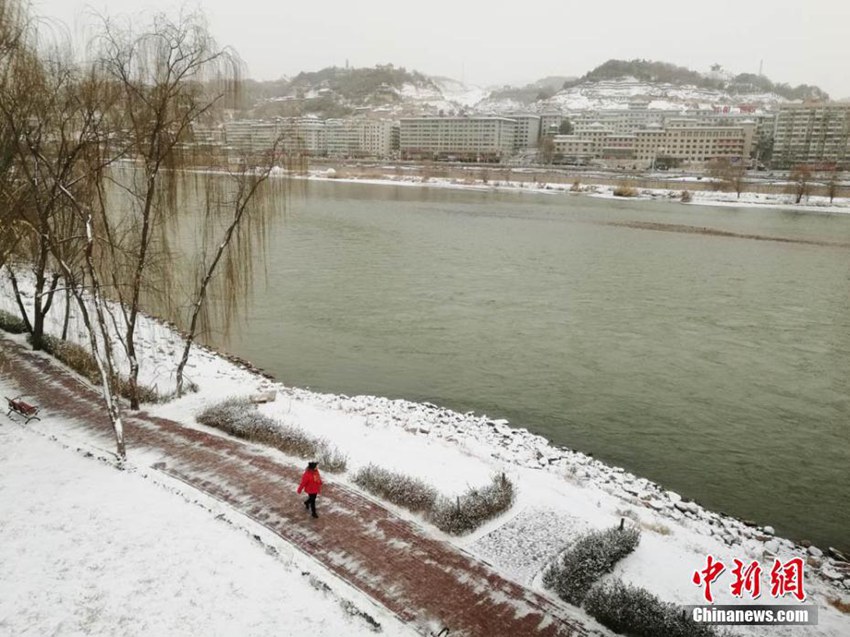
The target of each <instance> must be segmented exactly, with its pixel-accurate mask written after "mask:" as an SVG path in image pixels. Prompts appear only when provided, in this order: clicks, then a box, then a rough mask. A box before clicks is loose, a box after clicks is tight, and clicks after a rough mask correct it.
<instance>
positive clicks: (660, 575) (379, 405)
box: [0, 276, 850, 637]
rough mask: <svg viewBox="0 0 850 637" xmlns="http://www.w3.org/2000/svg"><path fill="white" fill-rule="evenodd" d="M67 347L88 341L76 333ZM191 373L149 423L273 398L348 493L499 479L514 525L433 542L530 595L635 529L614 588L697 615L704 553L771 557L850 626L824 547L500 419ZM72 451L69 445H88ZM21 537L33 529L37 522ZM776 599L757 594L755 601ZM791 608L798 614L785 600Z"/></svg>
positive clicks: (157, 332) (503, 522)
mask: <svg viewBox="0 0 850 637" xmlns="http://www.w3.org/2000/svg"><path fill="white" fill-rule="evenodd" d="M0 309H3V310H5V311H7V312H10V313H15V312H16V310H17V308H16V305H15V302H14V300H13V297H12V296H11V289H10V285H9V283H8V280H6V278H5V276H4V277H3V278H2V281H0ZM62 315H63V307H62V302H61V299H57V302H56V305H55V307H54V309H53V310H52V311H51V314H50V317H49V324H50V327H49V329H50V330H52V331H54V333H57V332H58V331H60V329H61V327H60V326H61V319H62ZM139 336H140V349H141V350H142V352H143V356H142V360H141V369H142V381H143V382H144V383H146V384H149V385H156V386H157V387H159V389H160V390H162V391H168V390H170V389H171V388H172V387H173V383H174V378H173V371H174V368H175V366H176V362H177V358H178V357H179V354H180V343H181V339H180V336H179V334H177V333H176V332H175V331H174V330H172V329H171V328H169V327H168V326H166V325H163V324H162V323H161V322H159V321H156V320H153V319H145V320H144V321H143V322H142V324H141V325H140V326H139ZM71 337H72V339H73V340H77V341H78V342H85V340H84V334H83V333H82V332H81V329H80V327H79V325H77V324H76V323H75V322H72V328H71ZM187 374H188V377H189V379H190V380H191V381H192V382H194V383H196V384H197V385H198V386H199V387H200V390H199V392H197V393H195V394H192V395H188V396H186V397H184V398H182V399H180V400H176V401H173V402H171V403H168V404H164V405H159V406H155V407H153V408H151V409H150V410H149V411H151V412H152V413H154V414H156V415H161V416H164V417H168V418H170V419H173V420H177V421H179V422H182V423H184V424H185V425H186V426H190V427H201V425H198V424H197V423H196V421H195V416H196V415H197V413H198V412H199V411H200V410H201V409H202V408H203V407H206V406H208V405H210V404H212V403H214V402H216V401H219V400H221V399H223V398H225V397H228V396H245V395H252V394H256V393H259V392H273V394H274V396H275V400H274V401H272V402H270V403H267V404H265V405H263V406H262V407H261V409H262V411H263V412H264V413H266V414H267V415H269V416H272V417H275V418H278V419H281V420H283V421H285V422H287V423H289V424H291V425H295V426H298V427H302V428H303V429H305V430H306V431H308V432H310V433H311V434H313V435H319V436H322V437H325V438H327V439H328V440H330V441H331V442H332V443H333V444H334V445H336V446H337V447H338V448H339V449H340V450H342V451H343V452H344V453H346V454H348V456H349V463H348V464H349V472H348V474H345V475H342V476H340V477H338V478H334V479H335V480H341V481H344V482H346V483H349V478H348V476H349V475H351V474H352V473H353V472H354V471H355V470H356V469H357V468H358V467H360V466H363V465H366V464H369V463H374V464H377V465H378V466H381V467H385V468H388V469H395V470H398V471H403V472H404V473H407V474H410V475H414V476H416V477H419V478H421V479H423V480H425V481H427V482H429V483H431V484H433V485H434V486H436V487H437V488H438V489H440V490H441V491H442V492H443V493H446V494H453V493H457V492H460V491H463V490H465V489H466V488H467V487H469V486H475V485H480V484H484V483H485V482H486V481H487V480H488V479H489V477H490V476H491V475H492V474H493V473H496V472H505V473H506V474H508V475H509V476H510V477H511V479H512V480H513V481H514V483H515V484H516V485H517V487H518V488H517V492H518V493H517V501H516V504H515V505H514V507H513V509H512V510H511V511H510V512H509V513H508V514H506V515H504V516H502V517H501V518H499V519H497V520H494V521H492V522H491V523H489V524H487V525H486V526H485V527H483V528H481V529H479V530H478V531H477V532H475V533H473V534H472V535H470V536H466V537H462V538H452V537H447V536H444V535H443V534H442V533H440V532H439V531H438V530H436V529H433V528H429V529H428V532H429V533H431V534H433V535H434V536H436V537H440V538H442V539H444V540H446V541H449V542H454V543H456V544H458V545H460V546H462V547H463V548H464V549H466V550H467V551H469V552H470V553H472V554H474V555H477V556H479V557H480V558H481V559H483V560H486V561H487V562H489V563H491V564H492V565H493V566H494V567H495V568H497V569H498V570H499V571H501V572H502V573H504V574H506V575H507V576H508V577H510V578H512V579H515V580H516V581H519V582H522V583H524V584H526V585H529V586H532V587H535V588H539V587H540V580H539V575H540V572H541V569H542V568H543V566H544V565H545V564H546V563H547V562H548V561H549V560H551V559H552V558H553V557H554V556H555V555H557V554H558V552H560V551H561V550H563V549H564V548H565V547H566V546H568V545H569V544H570V542H571V541H572V540H573V539H574V538H575V537H576V536H577V534H579V533H581V532H582V531H583V530H586V529H590V528H605V527H610V526H613V525H615V524H618V523H619V521H620V519H621V518H623V517H626V518H631V519H632V520H634V521H635V522H636V523H638V524H640V525H641V527H642V528H643V530H644V532H643V538H642V540H641V543H640V545H639V546H638V549H637V551H636V552H635V553H633V554H632V555H631V556H629V557H628V558H626V559H625V560H623V561H622V562H621V563H620V564H619V565H618V566H617V568H616V571H615V573H614V575H615V576H620V577H622V578H623V579H624V580H625V581H627V582H630V583H633V584H637V585H640V586H642V587H645V588H647V589H648V590H650V591H651V592H653V593H655V594H657V595H659V596H660V597H662V598H663V599H665V600H668V601H673V602H677V603H680V604H697V603H700V602H701V601H702V589H701V588H699V587H697V586H695V585H694V584H693V583H692V582H691V578H692V575H693V573H694V572H695V571H697V570H699V569H702V568H704V567H705V560H706V556H707V555H709V554H710V555H712V556H714V558H715V559H719V560H721V561H722V562H724V563H725V564H728V565H730V567H731V565H732V563H733V560H734V559H740V560H742V561H746V562H749V561H750V560H760V561H761V562H762V565H763V567H765V565H766V568H765V571H768V570H769V568H770V566H769V563H772V560H773V559H774V557H776V558H778V559H780V560H783V561H786V560H788V559H791V558H793V557H801V558H803V559H805V560H807V563H808V566H807V568H806V593H807V594H808V600H807V601H808V603H814V604H817V605H818V607H819V612H820V617H819V625H818V626H817V627H810V628H808V629H807V632H806V634H807V635H823V636H835V637H838V636H839V635H845V634H847V632H848V629H850V617H849V616H848V615H846V614H841V613H840V612H839V611H838V610H836V609H835V608H834V607H833V606H831V605H830V604H829V602H828V600H829V599H839V600H841V599H843V600H844V601H845V602H846V601H847V599H848V597H850V594H848V590H850V573H848V572H847V571H842V570H841V569H842V566H841V564H840V563H839V562H837V561H836V560H833V559H831V558H829V556H826V555H823V554H822V553H823V552H824V551H825V550H826V549H827V547H823V551H822V550H820V549H808V550H806V549H805V548H803V547H800V546H796V545H794V544H793V543H792V542H791V541H789V540H786V539H781V538H776V537H773V535H772V532H771V529H769V528H767V527H764V528H759V527H754V526H749V525H746V524H744V523H743V522H740V521H737V520H734V519H731V518H728V517H724V516H722V515H719V514H717V513H714V512H710V511H706V510H704V509H703V508H702V507H700V506H699V505H698V504H696V503H693V502H688V501H686V500H684V499H683V498H681V496H679V495H678V494H675V493H671V492H669V491H665V490H664V489H663V488H661V487H660V486H658V485H655V484H653V483H651V482H649V481H647V480H645V479H642V478H639V477H637V476H634V475H631V474H630V473H628V472H626V471H624V470H622V469H620V468H616V467H610V466H607V465H605V464H604V463H601V462H599V461H598V460H595V459H593V458H591V457H588V456H586V455H584V454H581V453H578V452H575V451H571V450H569V449H564V448H558V447H555V446H553V445H551V444H549V443H548V441H546V440H545V439H544V438H542V437H540V436H537V435H534V434H532V433H530V432H528V431H526V430H524V429H515V428H512V427H511V426H510V425H509V423H507V422H505V421H499V420H491V419H489V418H488V417H487V416H485V415H480V414H473V413H468V414H459V413H456V412H452V411H450V410H447V409H443V408H441V407H439V406H435V405H429V404H420V403H412V402H408V401H404V400H389V399H386V398H381V397H375V396H355V397H349V396H340V395H333V394H319V393H315V392H310V391H307V390H303V389H298V388H293V387H286V386H283V385H282V384H280V383H277V382H275V381H274V380H272V379H269V378H267V377H265V376H263V375H261V374H259V373H258V372H257V371H256V370H252V369H249V368H247V367H245V366H244V365H241V364H239V363H238V362H234V361H232V360H228V359H227V358H225V357H224V356H221V355H218V354H216V353H215V352H212V351H209V350H202V349H195V350H194V351H193V354H192V356H191V359H190V363H189V366H188V368H187ZM3 389H4V390H6V389H7V388H6V387H4V388H3ZM11 389H12V388H8V391H11ZM61 424H62V420H61V415H51V414H45V418H44V419H43V420H42V421H41V422H33V423H31V424H30V425H28V426H27V427H28V428H29V429H31V430H33V431H36V432H39V433H42V434H44V435H45V436H56V437H57V438H58V439H59V440H60V441H61V440H63V438H62V436H63V433H62V427H61ZM66 442H67V443H68V444H69V446H80V445H82V446H85V443H86V441H66ZM20 444H21V445H24V446H26V444H27V442H26V440H22V441H21V443H20ZM129 457H130V462H131V465H134V466H137V467H140V468H141V467H146V463H145V460H146V459H145V457H144V454H141V453H138V452H137V451H136V450H134V449H133V448H132V447H131V448H130V449H129ZM57 462H58V461H57ZM299 462H300V461H299ZM21 470H22V471H23V470H24V469H23V468H22V469H21ZM140 473H141V472H140ZM69 480H70V478H69ZM4 484H5V483H4ZM349 484H350V483H349ZM350 486H352V487H353V485H350ZM353 488H356V487H353ZM13 495H14V494H13V493H11V492H10V491H9V490H8V489H5V490H4V492H3V495H2V498H3V499H4V501H5V499H8V498H10V497H13ZM33 497H36V496H33ZM398 514H399V515H401V516H404V517H407V518H411V517H412V516H411V514H409V513H406V512H405V511H403V510H398ZM16 515H18V516H26V515H27V513H26V512H25V511H24V512H18V513H16ZM33 519H37V518H35V517H34V518H33ZM27 528H32V529H37V528H39V526H38V524H37V523H36V524H33V525H29V526H28V527H27ZM92 537H96V538H97V539H96V540H94V541H97V542H100V541H102V540H101V539H100V538H101V536H100V535H92ZM48 541H50V540H48ZM0 550H3V551H4V553H3V555H4V558H3V559H4V560H11V559H12V558H11V556H6V553H5V550H6V549H0ZM80 568H83V567H82V566H81V567H80ZM730 584H731V580H730V578H729V574H728V573H727V574H725V575H724V578H721V579H720V580H718V582H717V583H716V584H715V588H714V591H715V598H716V600H717V602H718V603H735V601H736V600H735V599H734V598H733V596H732V594H731V592H730V590H729V585H730ZM774 601H775V600H773V599H772V598H770V597H769V596H767V595H762V597H761V598H760V599H759V600H757V601H756V602H755V603H771V602H774ZM784 602H785V603H790V602H789V600H788V598H786V599H785V600H784ZM738 603H742V602H741V600H738ZM4 610H5V609H4ZM797 631H798V629H795V628H785V629H780V628H770V629H758V628H749V629H743V628H741V629H739V632H740V633H741V634H747V635H762V634H764V635H767V634H769V635H786V634H787V635H797V634H800V633H799V632H797ZM327 634H329V633H327ZM351 634H353V633H351Z"/></svg>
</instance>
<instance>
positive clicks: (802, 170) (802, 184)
mask: <svg viewBox="0 0 850 637" xmlns="http://www.w3.org/2000/svg"><path fill="white" fill-rule="evenodd" d="M788 180H789V182H790V184H789V186H788V191H789V192H790V193H791V194H793V195H794V196H795V197H796V199H795V201H794V203H800V202H801V201H802V200H803V197H804V196H805V197H808V196H809V192H810V191H811V181H812V171H811V169H810V168H809V167H808V166H806V165H805V164H800V165H799V166H794V168H793V169H792V170H791V173H790V174H789V175H788Z"/></svg>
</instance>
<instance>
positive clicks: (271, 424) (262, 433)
mask: <svg viewBox="0 0 850 637" xmlns="http://www.w3.org/2000/svg"><path fill="white" fill-rule="evenodd" d="M197 419H198V422H200V423H201V424H203V425H207V426H208V427H215V428H216V429H220V430H221V431H224V432H225V433H228V434H230V435H232V436H236V437H237V438H242V439H244V440H248V441H250V442H257V443H260V444H264V445H268V446H269V447H274V448H275V449H279V450H280V451H283V452H284V453H287V454H289V455H292V456H297V457H299V458H304V459H307V460H316V461H318V463H319V466H320V467H321V468H323V469H325V470H327V471H330V472H331V473H341V472H343V471H345V469H346V466H347V458H346V456H345V455H344V454H342V453H341V452H340V451H339V450H338V449H337V448H336V447H334V446H332V445H331V444H330V443H328V441H327V440H323V439H321V438H315V437H313V436H311V435H309V434H307V433H305V432H304V431H302V430H301V429H299V428H297V427H293V426H291V425H287V424H284V423H281V422H278V421H276V420H274V419H273V418H269V417H268V416H265V415H263V414H261V413H260V412H258V411H257V407H256V405H254V404H253V403H252V402H251V401H249V400H248V399H247V398H230V399H228V400H225V401H224V402H221V403H218V404H216V405H212V406H211V407H207V408H206V409H204V410H203V411H202V412H201V413H200V414H199V415H198V416H197Z"/></svg>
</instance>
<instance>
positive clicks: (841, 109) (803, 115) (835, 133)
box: [771, 102, 850, 168]
mask: <svg viewBox="0 0 850 637" xmlns="http://www.w3.org/2000/svg"><path fill="white" fill-rule="evenodd" d="M771 163H772V164H773V165H774V166H776V167H778V168H790V167H792V166H794V165H795V164H834V165H836V166H839V167H847V166H848V165H850V104H848V103H844V102H822V103H817V104H805V103H804V104H783V105H782V106H780V107H779V112H778V113H777V115H776V125H775V129H774V132H773V158H772V160H771Z"/></svg>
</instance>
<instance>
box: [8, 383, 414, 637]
mask: <svg viewBox="0 0 850 637" xmlns="http://www.w3.org/2000/svg"><path fill="white" fill-rule="evenodd" d="M0 383H2V380H0ZM0 388H1V389H2V390H3V393H4V394H8V393H9V392H11V391H12V388H9V387H6V386H2V385H0ZM62 424H63V423H62V418H61V417H60V416H54V415H51V416H49V417H46V418H45V424H44V426H43V428H42V429H41V430H40V433H41V434H42V435H39V433H36V431H33V429H36V427H32V426H31V425H37V423H35V422H33V423H31V425H28V426H27V427H26V428H25V427H23V426H21V425H20V424H16V423H13V422H11V421H9V420H7V419H5V418H4V420H3V422H2V423H0V572H2V574H3V575H2V578H0V582H2V583H0V634H3V635H10V636H11V635H14V636H15V637H23V636H25V635H32V636H33V637H41V636H43V635H60V636H64V635H104V636H114V635H123V636H130V635H144V636H151V635H169V636H172V637H178V636H181V635H186V636H187V637H188V636H192V635H211V636H212V635H221V636H225V635H245V636H248V635H256V636H260V635H302V634H303V635H308V634H309V635H324V636H326V637H339V636H340V635H352V636H355V635H356V636H360V635H363V636H365V635H374V634H375V633H374V630H373V629H372V624H370V623H369V621H368V620H367V619H366V618H365V616H364V615H361V614H359V613H358V612H357V609H359V608H364V609H365V611H361V612H366V613H367V614H368V615H369V616H370V617H372V618H373V619H375V620H376V621H378V622H379V623H380V624H381V625H382V626H383V628H384V630H385V633H386V634H398V635H414V634H415V633H414V632H413V631H412V630H408V629H407V628H406V627H404V626H402V625H401V624H400V623H399V622H398V621H396V620H395V619H394V618H393V617H391V616H389V615H388V614H387V613H384V612H382V610H381V609H379V608H377V607H376V606H375V605H373V604H370V603H369V602H368V601H366V600H363V599H358V598H357V596H356V595H354V594H353V593H351V592H346V591H344V587H341V586H340V585H339V584H338V583H334V588H336V589H343V592H342V593H335V592H334V590H333V589H331V590H327V589H325V588H324V586H323V585H322V584H323V582H324V581H325V580H330V579H331V578H330V576H328V575H326V574H325V573H323V572H322V570H321V569H319V568H317V567H316V565H315V564H313V563H312V561H311V560H308V559H307V558H305V557H303V556H301V555H299V554H298V553H297V552H294V551H293V550H291V549H290V548H289V547H288V546H286V545H285V544H284V543H283V542H282V541H280V540H279V539H277V538H275V537H274V536H273V535H271V534H270V533H268V532H264V530H263V529H262V528H260V527H257V528H252V525H251V523H250V521H249V520H247V519H245V518H242V517H241V516H235V515H233V514H231V513H229V512H227V511H220V510H219V509H221V508H222V507H221V505H218V504H217V503H210V505H209V506H210V507H211V508H210V509H204V508H201V507H198V506H193V505H192V504H189V503H188V502H187V500H186V499H185V498H184V497H183V496H182V495H181V494H180V492H179V489H180V488H181V485H177V484H175V485H170V484H169V483H168V481H167V480H166V479H165V478H164V476H158V477H157V478H156V479H155V480H154V479H146V476H145V473H146V472H147V469H146V468H145V467H138V468H137V469H136V470H130V471H116V470H115V469H114V467H112V466H110V465H108V464H105V463H103V462H100V461H97V460H94V459H91V458H87V457H84V456H83V455H81V454H80V453H78V452H77V451H75V450H72V449H70V448H66V447H63V446H62V445H61V444H59V443H58V442H56V441H53V440H50V439H49V438H48V437H47V432H49V431H50V430H54V431H55V430H61V429H62ZM131 453H132V452H131ZM132 466H133V465H132V463H131V467H132ZM184 488H185V487H184ZM191 497H192V498H193V499H197V497H198V496H197V494H192V495H191ZM228 518H230V519H228ZM255 534H256V535H258V536H260V538H261V539H262V542H260V541H257V540H255V539H254V538H253V535H255ZM349 596H352V597H353V598H354V601H353V602H352V601H351V600H350V599H349V598H348V597H349Z"/></svg>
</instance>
